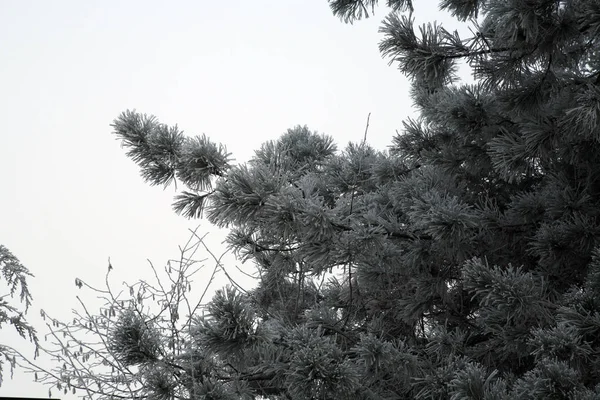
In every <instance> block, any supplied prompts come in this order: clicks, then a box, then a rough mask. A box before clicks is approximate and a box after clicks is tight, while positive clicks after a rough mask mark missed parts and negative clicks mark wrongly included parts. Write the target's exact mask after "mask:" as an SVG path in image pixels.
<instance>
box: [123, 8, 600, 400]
mask: <svg viewBox="0 0 600 400" xmlns="http://www.w3.org/2000/svg"><path fill="white" fill-rule="evenodd" d="M376 3H377V1H361V0H335V1H334V0H331V1H330V4H331V7H332V10H333V11H334V13H335V14H336V15H338V16H339V17H340V18H342V19H343V20H345V21H348V22H352V21H355V20H356V19H360V18H362V17H366V16H369V15H370V13H372V9H373V8H374V6H375V5H376ZM387 3H388V5H389V6H391V7H392V8H394V10H393V12H392V13H391V14H390V15H389V16H388V17H387V18H386V19H385V20H384V22H383V25H382V28H381V31H382V33H383V35H384V38H383V40H382V42H381V43H380V49H381V52H382V54H383V55H384V56H386V57H389V58H391V61H392V62H393V63H395V64H397V65H398V66H399V69H400V70H401V71H402V72H403V73H404V74H407V75H408V76H409V77H410V78H411V79H412V82H413V87H412V93H411V95H412V98H413V100H414V103H415V105H416V107H417V108H418V111H419V113H420V115H419V117H418V118H416V119H411V120H408V121H405V122H404V129H403V130H402V132H400V133H399V134H397V135H396V136H395V137H394V138H393V140H392V145H391V147H390V149H389V151H378V150H376V149H373V148H372V147H370V146H369V145H368V144H367V141H366V138H367V137H366V133H365V140H364V141H363V142H361V143H350V144H348V145H347V146H346V147H345V148H344V149H343V150H342V151H338V150H337V149H336V146H335V145H334V144H333V141H332V139H331V138H330V137H328V136H326V135H322V134H318V133H316V132H313V131H311V130H309V129H308V128H307V127H301V126H298V127H295V128H293V129H290V130H288V131H287V132H286V133H285V134H283V135H282V136H281V138H280V139H278V140H276V141H271V142H267V143H265V144H263V145H262V146H261V147H260V148H259V149H258V150H257V151H256V153H255V155H254V157H253V158H252V160H250V161H249V162H248V163H245V164H240V165H231V164H230V163H229V158H228V154H227V152H226V150H225V148H224V147H223V146H222V145H218V144H215V143H213V142H211V141H210V140H209V139H208V138H206V137H204V136H203V137H196V138H188V137H184V136H183V135H182V134H181V132H180V131H179V130H178V129H177V127H169V126H167V125H164V124H162V123H159V122H158V120H157V119H156V118H154V117H148V116H146V115H143V114H139V113H136V112H132V111H127V112H124V113H123V114H122V115H120V116H119V117H118V118H117V119H116V120H115V122H114V124H113V128H114V132H115V134H116V135H117V137H118V138H119V139H120V140H122V143H123V145H124V147H125V148H126V149H127V151H128V155H129V156H130V157H131V158H132V159H133V160H134V161H135V162H137V163H138V164H139V166H140V168H141V171H142V176H143V177H144V178H145V179H146V180H147V181H148V182H149V183H150V184H153V185H165V184H169V183H171V182H174V181H180V182H181V183H183V184H184V185H185V186H186V189H185V190H184V191H182V192H181V193H180V194H179V195H177V198H176V201H175V203H174V209H175V210H176V211H177V212H178V213H180V214H182V215H184V216H187V217H200V216H203V215H205V216H206V218H207V219H208V220H209V221H211V222H212V223H214V224H215V225H217V226H220V227H226V228H229V230H230V233H229V236H228V239H227V242H228V244H229V246H230V248H231V249H232V251H234V252H235V253H236V254H237V255H238V256H239V257H240V258H241V259H243V260H247V261H251V262H252V263H254V264H256V265H257V266H258V268H259V271H260V282H259V284H258V286H257V287H256V288H254V289H252V290H249V291H242V290H240V289H239V288H235V287H233V286H231V287H228V288H224V289H222V290H220V291H218V292H217V294H216V295H215V297H214V298H213V300H212V301H211V302H210V303H209V305H208V306H207V314H206V315H204V316H200V315H193V316H192V321H193V323H192V326H191V330H190V335H189V342H188V343H187V347H186V350H185V351H184V352H183V353H182V355H181V357H180V358H179V359H178V360H177V362H174V363H175V364H176V365H177V367H173V368H174V369H171V370H169V371H170V372H169V373H168V374H167V375H165V374H162V375H160V376H161V377H162V378H160V379H163V380H166V381H165V382H169V384H165V385H162V386H160V387H161V388H163V389H164V390H163V389H161V390H163V391H162V392H160V391H159V390H158V389H157V390H156V391H155V392H154V394H156V395H157V394H158V393H159V392H160V393H162V394H163V395H164V398H167V397H169V396H174V395H181V394H182V395H183V396H184V397H191V398H198V399H200V398H206V399H208V398H211V399H230V398H260V397H261V396H262V397H263V398H265V397H268V398H273V399H275V398H281V399H284V398H285V399H345V398H355V399H405V398H414V399H456V400H458V399H563V398H564V399H594V398H599V397H600V357H599V354H600V339H599V338H600V312H599V311H600V246H599V238H600V126H599V123H600V52H599V51H598V49H599V48H600V47H599V44H600V43H599V41H600V2H598V1H597V0H564V1H557V0H551V1H550V0H485V1H483V0H482V1H462V0H443V1H441V3H440V6H441V8H442V9H445V10H448V11H449V12H450V13H452V15H454V16H455V17H456V18H458V19H459V20H462V21H468V23H470V24H471V25H472V31H473V32H474V34H473V36H471V37H467V38H463V37H460V36H459V35H458V33H456V32H449V31H447V30H445V29H444V28H443V27H442V26H440V25H436V24H427V25H425V26H423V27H420V29H419V30H418V32H416V31H415V28H414V26H413V19H412V18H411V16H410V14H409V15H408V16H406V15H402V12H406V11H409V10H411V9H412V4H411V3H410V1H406V0H405V1H388V2H387ZM417 11H418V9H417ZM460 61H466V62H467V64H468V66H469V67H470V68H471V69H472V71H473V74H474V78H475V81H476V83H474V84H471V85H466V84H461V83H460V82H459V80H458V78H457V75H456V74H457V68H458V67H457V65H458V64H457V63H458V62H460ZM121 318H128V317H127V314H122V316H121ZM149 318H150V316H149ZM127 321H128V320H127ZM138 325H139V326H140V327H144V326H146V325H143V324H142V325H140V324H138ZM140 329H141V328H140ZM143 329H146V328H143ZM115 343H116V344H115V345H116V346H117V347H118V346H121V348H122V349H125V350H123V351H126V352H131V351H134V350H135V351H137V352H138V353H139V355H140V357H133V358H131V357H129V358H127V359H124V360H125V361H127V362H128V363H131V364H135V365H142V366H148V365H155V366H157V365H159V362H160V357H154V358H152V357H149V356H147V354H150V353H148V352H144V351H138V350H139V349H138V347H139V346H138V347H136V346H137V345H135V346H134V345H133V344H131V343H129V342H127V343H129V344H128V345H126V342H125V341H119V340H117V341H116V342H115ZM135 343H137V344H140V343H144V341H143V340H141V339H140V340H139V341H137V342H135ZM132 349H133V350H132ZM152 354H154V353H152ZM145 368H146V367H145ZM156 368H158V367H155V368H154V370H153V371H156V370H157V369H156ZM161 368H162V367H161ZM146 370H149V369H147V368H146ZM161 371H165V369H164V368H163V369H162V370H161ZM149 376H150V375H149ZM165 376H167V378H165ZM148 379H149V382H154V383H153V384H154V385H155V386H152V387H157V386H156V385H158V383H160V382H163V381H162V380H160V379H155V380H152V379H150V378H148ZM174 382H175V383H174ZM202 396H204V397H202Z"/></svg>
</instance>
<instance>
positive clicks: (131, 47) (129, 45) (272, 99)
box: [0, 0, 451, 398]
mask: <svg viewBox="0 0 600 400" xmlns="http://www.w3.org/2000/svg"><path fill="white" fill-rule="evenodd" d="M416 3H417V4H416V17H417V20H418V21H425V20H432V19H437V20H438V21H440V20H441V21H442V22H444V25H445V26H447V27H448V26H451V25H450V24H449V23H446V21H447V20H448V19H449V17H448V16H447V15H446V14H441V13H439V12H438V11H437V5H436V4H437V3H436V2H433V1H431V0H426V1H418V2H416ZM386 13H387V10H386V9H385V8H383V7H381V8H380V9H378V10H377V12H376V15H375V17H374V18H371V19H369V20H366V21H360V22H357V23H355V24H354V25H346V24H344V23H342V22H340V20H339V19H337V18H335V17H333V16H332V14H331V12H330V9H329V6H328V4H327V1H326V0H253V1H243V0H230V1H206V0H196V1H191V0H190V1H169V2H167V1H155V0H145V1H141V0H131V1H114V0H106V1H91V0H89V1H83V0H72V1H65V0H54V1H46V0H38V1H32V0H0V122H1V124H2V125H1V131H0V185H1V186H0V188H1V191H0V244H3V245H5V246H6V247H8V248H9V249H10V250H11V251H12V252H13V254H14V255H16V256H17V257H18V258H19V259H20V260H21V261H22V263H23V264H24V265H25V266H27V267H28V268H29V269H30V270H31V272H32V273H33V274H34V275H35V277H34V278H32V279H30V289H31V291H32V292H33V295H34V304H33V309H32V310H30V312H29V314H28V316H29V318H30V319H31V320H32V321H33V322H34V323H35V324H36V326H37V327H38V329H39V333H40V335H42V336H43V334H44V333H45V332H46V328H45V327H44V326H43V325H41V324H40V322H39V318H38V315H39V310H40V308H43V309H45V310H46V311H47V312H48V313H50V314H51V315H55V316H57V317H60V318H62V319H68V318H69V316H70V313H71V309H72V308H73V307H76V300H75V296H76V295H77V294H82V295H83V296H84V298H85V294H84V293H83V292H78V291H77V289H76V287H75V285H74V279H75V277H79V278H82V279H84V280H85V281H88V282H90V283H93V284H98V285H100V284H101V283H102V282H103V278H104V274H105V272H106V268H107V258H108V257H109V256H110V257H111V260H112V263H113V265H114V267H115V275H114V276H113V283H114V284H115V285H116V286H119V283H120V282H121V281H122V280H128V281H133V280H135V279H137V278H142V277H148V276H149V272H150V270H149V268H148V263H147V261H146V260H147V259H150V260H152V261H153V262H154V263H155V265H159V266H160V265H163V264H164V262H165V261H166V260H167V259H169V258H174V257H177V256H178V247H177V246H178V245H181V244H183V243H184V242H185V240H186V239H187V238H188V236H189V232H188V229H189V228H194V227H196V226H197V225H198V224H199V223H200V224H201V228H200V232H210V231H214V228H211V226H209V225H208V223H207V222H202V221H188V220H185V219H183V218H181V217H178V216H177V215H175V214H174V213H173V212H172V211H171V202H172V198H173V195H174V194H175V192H174V190H173V189H172V188H170V189H167V190H163V189H162V188H161V187H150V186H148V185H147V184H145V183H144V182H143V181H142V179H141V178H140V176H139V170H138V168H137V167H136V166H135V165H134V164H133V162H132V161H130V160H129V159H128V158H127V157H126V156H125V153H124V151H123V149H121V148H120V145H119V143H118V142H117V141H116V140H115V138H114V137H113V136H112V135H111V128H110V126H109V124H110V123H111V122H112V120H113V119H114V118H115V117H117V116H118V115H119V113H121V112H122V111H124V110H126V109H134V108H135V109H136V110H137V111H140V112H144V113H148V114H154V115H156V116H157V117H158V118H159V119H160V121H161V122H164V123H167V124H178V125H179V127H180V128H181V129H183V130H184V131H185V132H186V133H187V134H190V135H196V134H202V133H206V134H207V135H208V136H210V137H211V138H212V139H213V140H214V141H217V142H221V143H223V144H225V145H226V146H227V149H228V150H229V151H230V152H231V153H232V156H233V157H234V159H235V160H236V161H237V162H243V161H246V160H248V159H249V158H250V157H251V156H252V154H253V151H254V150H255V149H256V148H257V147H258V146H259V145H260V143H262V142H264V141H266V140H270V139H276V138H277V137H278V136H279V135H280V134H282V133H283V132H285V131H286V129H288V128H291V127H293V126H295V125H297V124H301V125H304V124H306V125H308V126H309V127H310V128H311V129H313V130H317V131H319V132H323V133H327V134H329V135H332V136H333V137H334V138H335V140H336V142H337V143H338V145H339V147H344V146H345V145H346V144H347V143H348V141H360V140H361V138H362V135H363V132H364V128H365V122H366V118H367V114H368V113H369V112H371V113H372V115H371V122H370V128H369V134H368V141H369V142H370V144H371V145H373V146H374V147H376V148H378V149H381V150H383V149H385V148H386V146H388V145H389V144H390V142H391V138H392V136H393V135H394V134H395V131H396V129H401V127H402V120H404V119H405V118H406V117H407V116H409V115H411V113H412V109H411V101H410V99H409V96H408V89H409V85H408V81H407V79H406V78H405V77H404V76H402V74H401V73H399V72H398V71H397V69H396V67H395V66H389V65H388V62H387V60H383V59H382V58H381V56H380V54H379V51H378V43H379V41H380V40H381V34H379V33H378V28H379V26H380V22H381V20H382V19H383V18H384V17H385V15H386ZM212 237H213V241H212V242H213V244H212V246H213V250H215V251H216V252H221V251H222V250H223V247H222V246H221V245H220V241H221V240H222V237H220V236H219V234H218V233H214V234H213V236H212ZM229 262H230V263H233V262H234V261H233V260H229ZM197 281H198V282H199V284H198V286H199V285H201V278H197ZM224 282H225V281H223V280H221V281H220V283H218V284H217V286H220V285H222V284H224ZM3 287H5V286H4V285H3V284H2V283H0V291H4V289H2V288H3ZM2 294H3V292H0V295H2ZM6 338H9V339H6ZM7 340H8V341H9V343H6V341H7ZM0 343H5V344H10V345H13V346H15V347H17V348H19V349H21V350H22V351H24V352H25V353H26V354H32V349H31V347H30V346H28V345H27V343H25V342H24V341H16V340H14V339H13V338H12V336H11V335H9V334H8V332H6V328H5V329H4V330H3V331H2V332H1V333H0ZM5 372H8V371H5ZM5 378H9V377H8V374H7V375H6V376H5ZM2 395H3V396H28V397H35V396H41V397H44V396H47V388H45V387H43V386H41V385H38V384H34V383H32V382H31V380H30V379H29V377H24V376H23V375H22V374H16V376H15V380H13V381H11V380H10V379H5V381H4V383H3V385H2V387H0V396H2ZM54 397H59V395H58V394H54ZM62 398H67V397H66V396H62Z"/></svg>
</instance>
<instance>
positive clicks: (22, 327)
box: [0, 245, 38, 386]
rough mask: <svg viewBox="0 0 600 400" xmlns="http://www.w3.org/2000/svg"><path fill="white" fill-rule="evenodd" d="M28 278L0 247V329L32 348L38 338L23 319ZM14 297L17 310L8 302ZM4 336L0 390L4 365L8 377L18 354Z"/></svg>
mask: <svg viewBox="0 0 600 400" xmlns="http://www.w3.org/2000/svg"><path fill="white" fill-rule="evenodd" d="M29 276H32V275H31V273H30V272H29V270H28V269H27V268H26V267H25V266H24V265H23V264H21V262H20V261H19V259H18V258H17V257H15V255H13V254H12V253H11V251H10V250H9V249H8V248H6V247H5V246H3V245H0V282H2V285H1V287H2V292H0V328H2V329H3V330H4V332H7V330H9V329H14V331H15V332H16V333H17V334H18V335H19V336H20V337H21V338H23V339H26V340H29V341H30V342H32V343H33V344H34V346H35V347H36V353H37V346H38V337H37V333H36V330H35V328H34V327H33V326H31V325H30V324H29V322H27V320H26V319H25V314H26V313H27V311H28V310H29V307H30V306H31V301H32V300H33V297H32V295H31V292H30V291H29V285H28V282H27V277H29ZM15 297H17V298H18V299H19V302H20V303H21V304H23V305H24V306H25V307H24V309H23V308H22V307H19V306H17V305H15V304H13V303H12V302H11V300H13V299H14V298H15ZM6 337H7V335H6V334H5V335H3V340H2V341H0V386H2V381H3V379H4V373H5V372H6V368H5V367H6V364H8V366H9V368H8V369H9V371H10V376H12V374H13V372H14V368H15V366H16V365H17V364H18V358H20V352H19V351H18V350H16V349H15V348H14V347H12V346H10V345H9V344H8V340H7V339H6Z"/></svg>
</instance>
